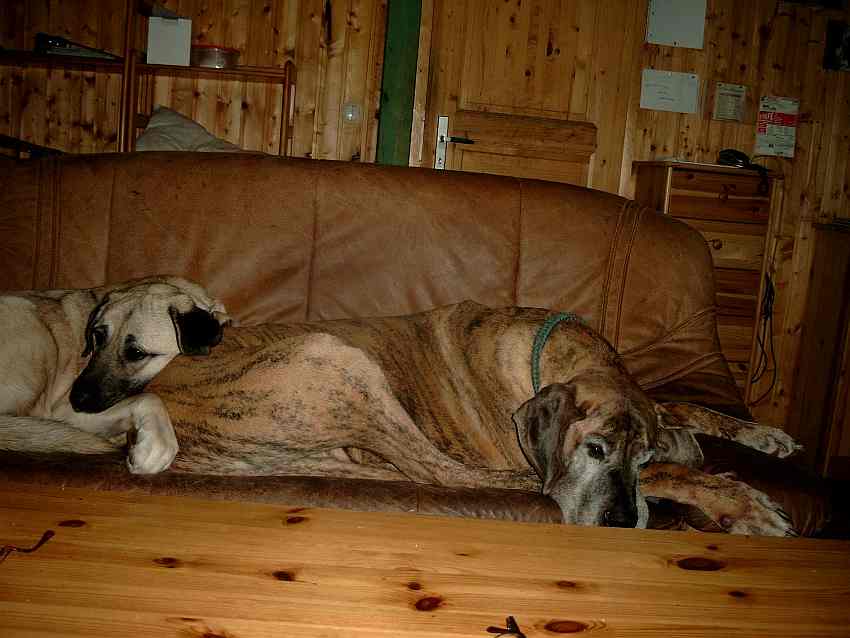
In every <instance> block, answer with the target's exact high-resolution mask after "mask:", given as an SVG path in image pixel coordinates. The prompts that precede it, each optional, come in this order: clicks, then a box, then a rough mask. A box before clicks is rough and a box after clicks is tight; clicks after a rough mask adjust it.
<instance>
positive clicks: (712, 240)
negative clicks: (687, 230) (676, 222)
mask: <svg viewBox="0 0 850 638" xmlns="http://www.w3.org/2000/svg"><path fill="white" fill-rule="evenodd" d="M682 221H684V222H686V223H687V224H688V225H689V226H692V227H693V228H696V229H697V230H698V231H699V233H700V234H701V235H702V236H703V237H704V238H705V241H706V243H707V244H708V248H709V251H710V252H711V259H712V261H713V263H714V267H715V268H732V269H738V270H750V271H759V272H760V271H761V266H762V260H763V258H764V239H765V233H766V232H767V227H766V226H764V225H762V224H734V223H729V222H712V221H704V220H699V219H683V220H682ZM748 292H749V291H748ZM755 294H758V286H756V288H755Z"/></svg>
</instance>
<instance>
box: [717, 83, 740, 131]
mask: <svg viewBox="0 0 850 638" xmlns="http://www.w3.org/2000/svg"><path fill="white" fill-rule="evenodd" d="M746 99H747V87H746V86H744V85H743V84H726V83H725V82H718V83H717V87H716V90H715V92H714V114H713V117H714V119H715V120H727V121H730V122H743V121H744V104H745V103H746Z"/></svg>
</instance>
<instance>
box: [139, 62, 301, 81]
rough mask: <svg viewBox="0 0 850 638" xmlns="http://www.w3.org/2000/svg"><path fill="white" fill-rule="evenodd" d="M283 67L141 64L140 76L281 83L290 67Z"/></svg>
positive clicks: (288, 72)
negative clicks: (216, 67)
mask: <svg viewBox="0 0 850 638" xmlns="http://www.w3.org/2000/svg"><path fill="white" fill-rule="evenodd" d="M291 64H292V62H288V61H287V62H286V64H284V66H282V67H264V66H237V67H234V68H232V69H211V68H208V67H202V66H172V65H168V64H140V65H138V72H139V74H140V75H157V76H163V75H164V76H168V77H189V78H202V79H205V80H246V81H249V82H271V83H280V82H284V81H286V80H287V79H288V76H289V74H290V70H289V68H288V67H289V66H290V65H291Z"/></svg>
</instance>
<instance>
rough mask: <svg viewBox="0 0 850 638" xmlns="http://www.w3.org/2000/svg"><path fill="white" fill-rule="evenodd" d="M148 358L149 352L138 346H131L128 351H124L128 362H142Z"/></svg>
mask: <svg viewBox="0 0 850 638" xmlns="http://www.w3.org/2000/svg"><path fill="white" fill-rule="evenodd" d="M148 356H149V355H148V353H147V352H145V351H144V350H142V349H141V348H139V347H137V346H129V347H128V348H127V350H125V351H124V358H125V359H127V361H141V360H142V359H144V358H146V357H148Z"/></svg>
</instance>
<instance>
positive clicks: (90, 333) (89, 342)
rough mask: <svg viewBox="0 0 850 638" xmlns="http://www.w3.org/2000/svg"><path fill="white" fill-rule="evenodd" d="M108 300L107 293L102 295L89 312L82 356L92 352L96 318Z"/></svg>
mask: <svg viewBox="0 0 850 638" xmlns="http://www.w3.org/2000/svg"><path fill="white" fill-rule="evenodd" d="M108 300H109V295H106V296H104V298H103V299H101V300H100V302H99V303H98V304H97V305H96V306H95V307H94V310H92V311H91V312H90V313H89V319H88V321H87V322H86V331H85V338H86V347H85V348H84V349H83V354H82V356H83V357H87V356H89V355H90V354H91V353H92V352H94V327H95V326H96V325H97V320H98V318H100V313H101V310H103V307H104V306H105V305H106V302H107V301H108Z"/></svg>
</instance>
